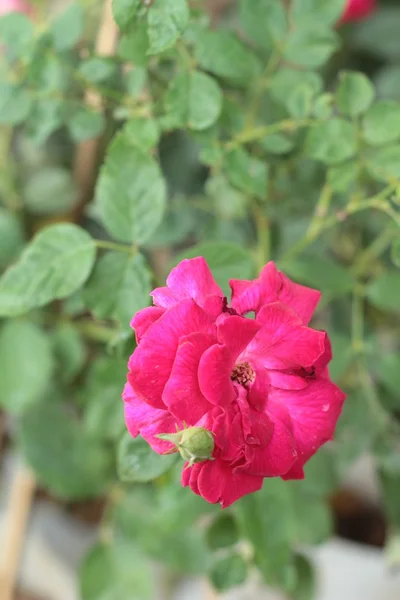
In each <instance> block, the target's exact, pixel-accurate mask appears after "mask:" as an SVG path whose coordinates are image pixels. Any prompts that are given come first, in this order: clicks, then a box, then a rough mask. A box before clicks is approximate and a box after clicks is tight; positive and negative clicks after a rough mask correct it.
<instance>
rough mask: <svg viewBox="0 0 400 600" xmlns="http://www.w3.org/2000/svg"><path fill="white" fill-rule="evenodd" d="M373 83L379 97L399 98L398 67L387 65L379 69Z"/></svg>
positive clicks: (399, 80)
mask: <svg viewBox="0 0 400 600" xmlns="http://www.w3.org/2000/svg"><path fill="white" fill-rule="evenodd" d="M374 83H375V87H376V90H377V94H378V96H379V97H380V98H389V99H392V100H397V101H399V100H400V67H398V66H394V65H389V66H386V67H384V68H383V69H380V70H379V71H378V73H377V75H376V76H375V77H374Z"/></svg>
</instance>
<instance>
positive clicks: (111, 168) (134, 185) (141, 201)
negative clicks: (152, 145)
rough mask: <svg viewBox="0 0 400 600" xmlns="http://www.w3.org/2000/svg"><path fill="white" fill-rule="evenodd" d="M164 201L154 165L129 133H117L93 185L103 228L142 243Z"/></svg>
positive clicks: (158, 217)
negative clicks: (134, 142)
mask: <svg viewBox="0 0 400 600" xmlns="http://www.w3.org/2000/svg"><path fill="white" fill-rule="evenodd" d="M165 201H166V186H165V182H164V179H163V177H162V174H161V171H160V168H159V166H158V164H157V163H156V162H155V161H154V159H153V158H151V157H150V156H147V155H145V154H143V153H141V152H140V151H139V150H138V149H137V148H136V147H135V146H134V144H132V141H131V140H130V139H129V136H127V135H126V134H124V133H119V134H117V135H116V136H115V138H114V140H113V142H112V143H111V144H110V146H109V148H108V153H107V156H106V160H105V163H104V165H103V167H102V169H101V172H100V177H99V179H98V181H97V188H96V202H97V204H98V206H99V208H100V213H101V217H102V221H103V224H104V227H105V228H106V229H107V231H108V232H109V233H110V234H111V235H112V236H114V237H115V238H116V239H117V240H119V241H121V242H133V243H137V244H143V243H144V242H145V241H146V240H148V239H149V238H150V237H151V236H152V234H153V233H154V231H155V230H156V229H157V227H158V225H159V223H160V222H161V219H162V217H163V214H164V209H165Z"/></svg>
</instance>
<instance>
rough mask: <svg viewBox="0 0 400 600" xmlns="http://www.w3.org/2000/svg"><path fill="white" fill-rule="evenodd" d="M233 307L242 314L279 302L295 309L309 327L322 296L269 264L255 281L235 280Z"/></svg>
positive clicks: (233, 285) (231, 283) (233, 284)
mask: <svg viewBox="0 0 400 600" xmlns="http://www.w3.org/2000/svg"><path fill="white" fill-rule="evenodd" d="M229 284H230V286H231V289H232V303H231V304H232V307H233V308H234V309H235V310H237V312H238V313H240V314H242V315H243V314H245V313H247V312H250V311H255V312H256V314H257V313H258V312H259V311H260V310H261V308H262V307H263V305H264V304H268V303H270V302H276V301H278V300H280V301H281V302H283V303H284V304H287V305H288V306H290V307H291V308H293V309H294V310H295V311H296V312H297V314H298V315H299V316H300V318H301V319H302V320H303V322H304V324H306V325H307V324H308V323H309V321H310V319H311V317H312V315H313V313H314V310H315V308H316V306H317V304H318V302H319V299H320V297H321V294H320V292H318V291H317V290H314V289H312V288H309V287H305V286H303V285H299V284H298V283H294V282H293V281H291V280H290V279H289V278H288V277H286V275H284V274H283V273H281V272H280V271H278V270H277V269H276V267H275V264H274V263H273V262H269V263H268V264H267V265H265V267H264V268H263V270H262V271H261V273H260V276H259V277H258V278H257V279H254V280H253V281H247V280H237V279H232V280H231V281H230V282H229Z"/></svg>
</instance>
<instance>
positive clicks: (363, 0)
mask: <svg viewBox="0 0 400 600" xmlns="http://www.w3.org/2000/svg"><path fill="white" fill-rule="evenodd" d="M375 10H376V0H347V5H346V8H345V11H344V13H343V15H342V18H341V19H340V22H341V23H347V22H349V21H361V20H362V19H365V18H366V17H368V16H369V15H370V14H371V13H372V12H374V11H375Z"/></svg>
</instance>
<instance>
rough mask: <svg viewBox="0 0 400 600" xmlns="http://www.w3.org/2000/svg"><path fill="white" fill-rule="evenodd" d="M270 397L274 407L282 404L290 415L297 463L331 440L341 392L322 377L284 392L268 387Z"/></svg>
mask: <svg viewBox="0 0 400 600" xmlns="http://www.w3.org/2000/svg"><path fill="white" fill-rule="evenodd" d="M270 397H271V398H273V401H274V404H271V407H272V408H271V410H274V406H275V407H276V406H277V404H278V403H279V404H281V405H283V406H285V407H286V408H287V410H288V413H289V414H290V417H291V421H292V428H293V437H294V439H295V440H296V448H297V452H298V455H299V462H300V465H301V466H302V465H304V463H305V462H306V461H307V460H308V459H309V458H310V457H311V456H312V455H313V454H314V453H315V452H316V451H317V450H318V448H319V447H320V446H322V444H324V443H325V442H327V441H328V440H330V439H332V436H333V434H334V431H335V427H336V423H337V420H338V418H339V415H340V413H341V410H342V405H343V402H344V399H345V394H344V393H343V392H342V391H341V390H340V389H339V388H338V387H337V386H336V385H334V384H333V383H332V382H330V381H327V380H326V379H318V380H315V381H310V383H309V385H308V387H307V388H305V389H303V390H297V391H286V390H278V389H276V388H272V389H271V392H270Z"/></svg>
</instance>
